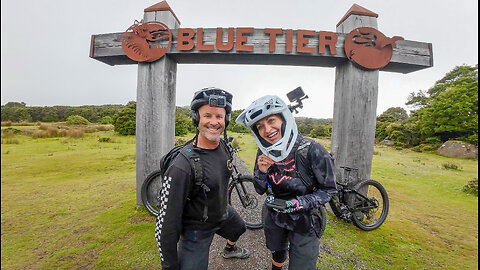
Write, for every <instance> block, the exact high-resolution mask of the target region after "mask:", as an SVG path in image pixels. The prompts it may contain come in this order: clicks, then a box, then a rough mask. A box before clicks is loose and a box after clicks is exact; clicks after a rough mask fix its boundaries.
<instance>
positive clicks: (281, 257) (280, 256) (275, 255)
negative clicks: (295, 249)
mask: <svg viewBox="0 0 480 270" xmlns="http://www.w3.org/2000/svg"><path fill="white" fill-rule="evenodd" d="M272 259H273V260H274V261H275V262H277V263H283V262H285V260H286V259H287V251H286V250H278V251H272Z"/></svg>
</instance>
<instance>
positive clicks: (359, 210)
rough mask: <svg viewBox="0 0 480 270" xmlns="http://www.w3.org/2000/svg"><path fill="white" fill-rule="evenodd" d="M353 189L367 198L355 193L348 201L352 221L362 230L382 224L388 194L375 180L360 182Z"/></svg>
mask: <svg viewBox="0 0 480 270" xmlns="http://www.w3.org/2000/svg"><path fill="white" fill-rule="evenodd" d="M355 190H356V191H358V192H360V193H362V194H365V195H366V197H367V198H368V199H365V198H363V197H361V196H360V195H358V194H355V195H354V196H353V198H352V200H351V202H350V204H351V205H350V207H351V208H352V222H353V224H355V226H357V227H358V228H360V229H362V230H364V231H371V230H375V229H377V228H378V227H380V225H382V224H383V222H384V221H385V219H386V218H387V215H388V207H389V201H388V195H387V191H386V190H385V188H384V187H383V186H382V185H381V184H380V183H379V182H377V181H375V180H367V181H363V182H360V183H359V184H358V185H357V186H356V187H355Z"/></svg>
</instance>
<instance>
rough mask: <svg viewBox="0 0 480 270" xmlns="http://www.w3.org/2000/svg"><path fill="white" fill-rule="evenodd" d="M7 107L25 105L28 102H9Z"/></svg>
mask: <svg viewBox="0 0 480 270" xmlns="http://www.w3.org/2000/svg"><path fill="white" fill-rule="evenodd" d="M4 106H5V107H8V108H11V107H25V106H27V104H26V103H25V102H7V103H6V104H5V105H4Z"/></svg>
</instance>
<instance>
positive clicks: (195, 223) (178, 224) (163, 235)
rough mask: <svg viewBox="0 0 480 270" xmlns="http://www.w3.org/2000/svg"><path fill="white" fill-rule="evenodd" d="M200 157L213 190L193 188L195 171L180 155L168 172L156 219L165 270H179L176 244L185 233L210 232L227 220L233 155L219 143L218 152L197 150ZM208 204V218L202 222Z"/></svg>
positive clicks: (158, 241)
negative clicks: (230, 166)
mask: <svg viewBox="0 0 480 270" xmlns="http://www.w3.org/2000/svg"><path fill="white" fill-rule="evenodd" d="M194 151H197V153H199V155H200V161H201V164H202V169H203V175H204V176H205V182H204V183H205V184H206V185H207V186H208V188H209V189H210V191H209V192H208V193H207V199H205V196H204V195H203V190H202V189H201V188H199V187H197V186H195V185H194V179H193V178H194V177H193V171H192V168H191V167H190V163H189V161H188V160H187V158H186V157H185V156H183V155H182V154H179V155H178V156H177V157H176V158H175V159H174V160H173V161H172V162H171V163H170V166H169V168H168V169H167V171H166V172H165V176H164V181H163V183H164V184H163V186H162V191H161V204H160V214H159V216H158V217H157V223H156V228H155V238H156V240H157V245H158V249H159V252H160V258H161V259H162V269H164V270H167V269H179V266H178V253H177V243H178V241H179V239H180V235H181V234H182V233H183V232H184V231H191V230H209V229H213V228H214V227H216V226H217V225H218V224H219V223H220V222H221V221H223V220H224V219H225V218H226V209H227V190H228V182H229V179H230V176H231V174H232V171H231V168H229V166H228V162H229V159H230V155H229V153H228V151H227V149H226V148H225V147H224V146H223V145H222V143H220V145H219V146H218V147H217V148H216V149H211V150H209V149H200V148H194ZM205 203H207V205H208V219H207V220H206V221H205V222H204V221H202V217H203V211H204V206H205Z"/></svg>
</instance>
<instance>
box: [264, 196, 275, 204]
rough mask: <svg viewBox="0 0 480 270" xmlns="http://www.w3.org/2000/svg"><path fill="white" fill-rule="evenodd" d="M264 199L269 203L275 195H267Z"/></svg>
mask: <svg viewBox="0 0 480 270" xmlns="http://www.w3.org/2000/svg"><path fill="white" fill-rule="evenodd" d="M266 200H267V202H268V203H271V202H273V200H275V197H273V195H268V196H267V199H266Z"/></svg>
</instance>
